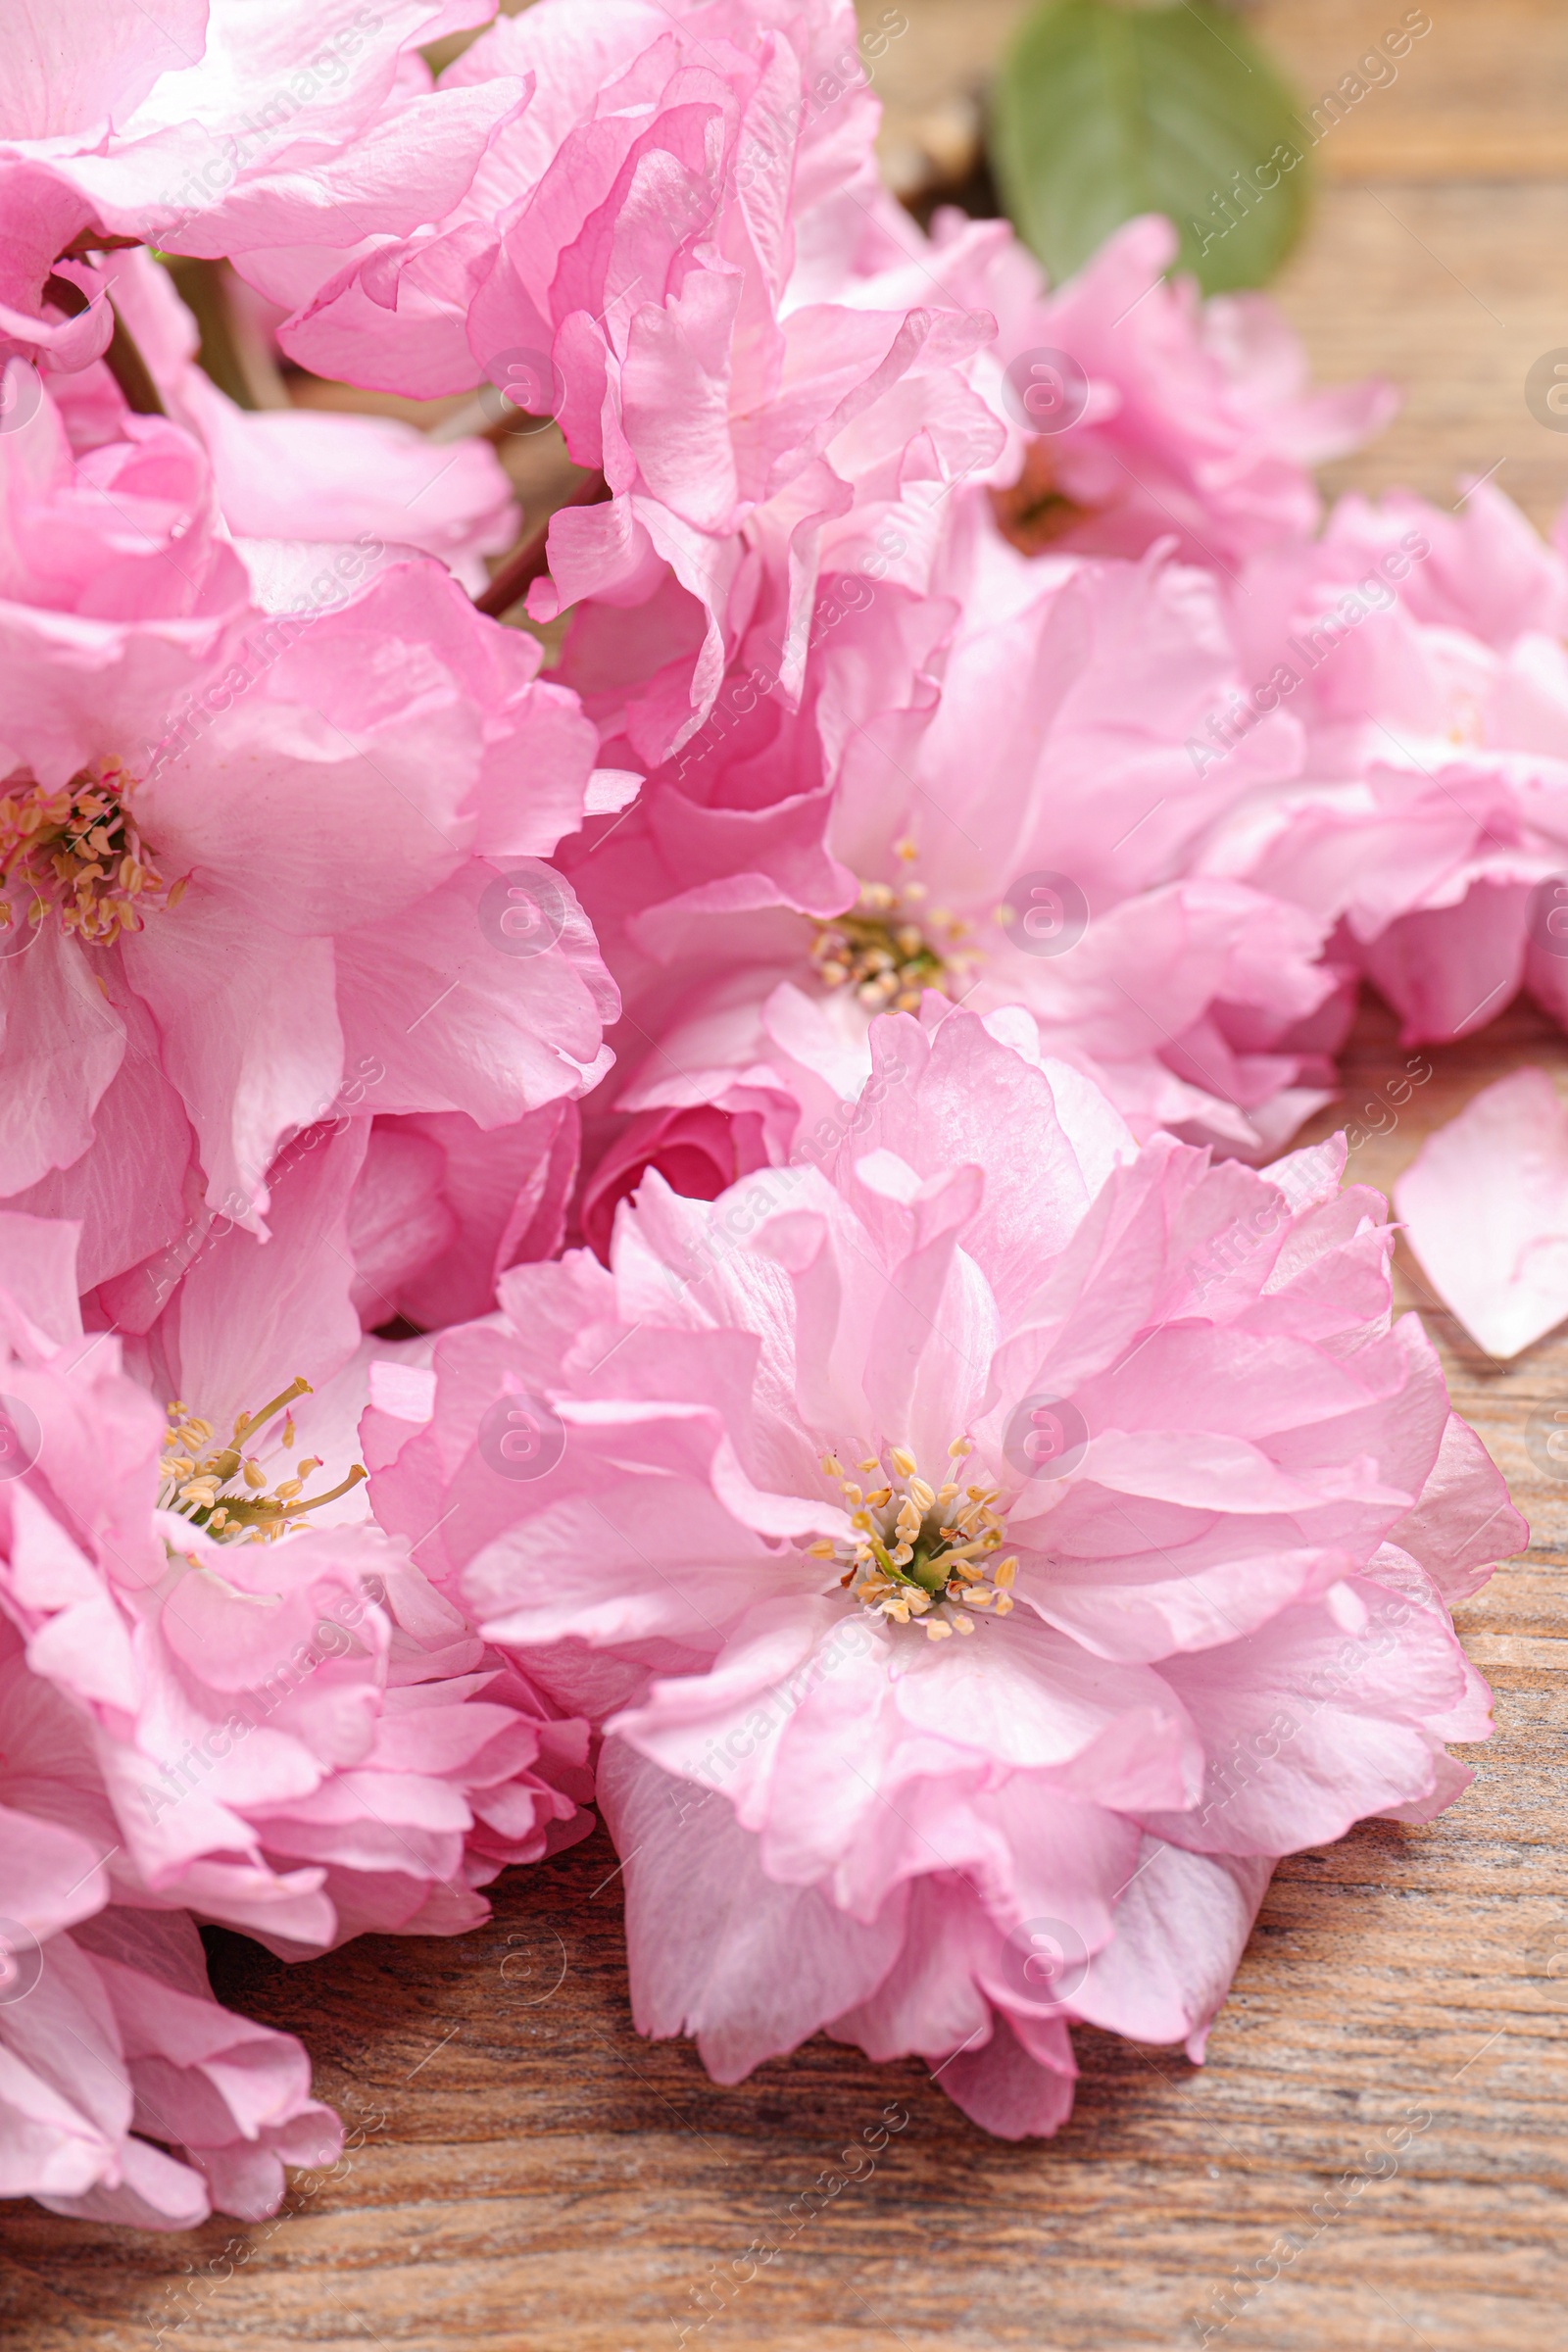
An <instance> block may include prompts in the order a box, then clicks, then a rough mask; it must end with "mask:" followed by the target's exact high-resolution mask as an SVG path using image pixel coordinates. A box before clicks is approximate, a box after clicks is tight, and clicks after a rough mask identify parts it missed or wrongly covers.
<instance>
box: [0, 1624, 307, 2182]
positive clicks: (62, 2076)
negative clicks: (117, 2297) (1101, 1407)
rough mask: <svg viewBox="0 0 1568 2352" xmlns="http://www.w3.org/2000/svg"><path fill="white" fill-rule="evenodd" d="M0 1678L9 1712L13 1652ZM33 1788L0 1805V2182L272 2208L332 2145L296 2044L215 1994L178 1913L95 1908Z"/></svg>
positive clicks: (72, 1852) (76, 1855)
mask: <svg viewBox="0 0 1568 2352" xmlns="http://www.w3.org/2000/svg"><path fill="white" fill-rule="evenodd" d="M0 1678H3V1679H4V1681H5V1682H6V1684H7V1685H8V1686H9V1689H8V1708H9V1705H10V1704H11V1703H13V1702H15V1701H16V1700H17V1697H18V1691H17V1688H16V1679H15V1662H14V1661H13V1662H9V1663H8V1664H6V1665H3V1666H0ZM24 1704H25V1702H24ZM11 1778H12V1776H11V1775H8V1776H7V1780H8V1786H9V1783H10V1780H11ZM33 1792H34V1791H33V1789H30V1788H27V1787H25V1788H24V1789H23V1790H22V1791H21V1794H22V1797H23V1800H24V1804H23V1809H22V1810H21V1811H11V1810H6V1811H4V1812H3V1813H0V1857H3V1860H4V1864H5V1870H6V1880H7V1887H8V1893H7V1897H6V1899H7V1901H8V1903H9V1904H10V1906H11V1909H12V1911H13V1913H14V1914H17V1915H18V1916H15V1917H13V1918H11V1919H9V1920H8V1921H7V1922H6V1923H5V1925H4V1928H3V1929H0V1962H3V1965H4V1982H3V1983H0V2195H4V2196H8V2197H19V2196H34V2197H36V2198H37V2199H38V2202H39V2203H40V2204H41V2205H46V2206H47V2207H48V2208H49V2210H50V2211H51V2212H52V2213H64V2214H73V2215H75V2216H77V2217H78V2218H80V2219H83V2220H90V2221H98V2222H120V2223H129V2224H131V2225H133V2226H134V2227H137V2228H140V2229H192V2228H194V2227H195V2225H196V2224H197V2223H198V2222H203V2221H205V2220H206V2219H207V2216H208V2214H209V2213H210V2212H211V2210H212V2208H213V2207H214V2206H215V2205H216V2206H218V2207H219V2208H220V2209H221V2211H222V2212H224V2213H231V2214H234V2215H236V2216H238V2217H239V2218H240V2219H241V2220H244V2221H259V2220H261V2219H262V2217H263V2216H264V2215H265V2214H269V2213H273V2212H275V2211H276V2209H277V2205H278V2202H279V2199H280V2198H281V2196H282V2193H283V2185H284V2174H283V2167H284V2165H285V2164H293V2165H315V2164H326V2163H329V2162H330V2161H331V2160H332V2159H333V2158H334V2157H335V2156H336V2155H337V2153H338V2150H339V2148H340V2147H341V2145H342V2139H343V2133H342V2127H341V2126H340V2125H339V2123H338V2120H337V2118H336V2116H335V2115H333V2113H332V2111H331V2109H330V2108H327V2107H323V2106H321V2105H320V2104H319V2102H318V2101H317V2100H315V2099H313V2098H312V2097H311V2096H310V2087H311V2070H310V2061H309V2060H308V2058H307V2057H306V2054H305V2052H304V2050H303V2049H302V2048H301V2046H300V2044H299V2043H298V2042H297V2041H296V2040H295V2039H294V2037H293V2035H292V2034H278V2033H274V2032H273V2031H272V2029H271V2028H270V2027H269V2026H258V2025H253V2024H252V2022H251V2021H250V2019H249V2018H245V2017H236V2016H235V2015H234V2013H233V2012H232V2011H231V2010H228V2009H224V2008H221V2006H220V2005H219V2003H218V2002H217V2001H216V2000H215V1999H214V1998H213V1995H212V1990H211V1987H210V1986H209V1985H208V1982H207V1964H206V1959H205V1957H204V1955H203V1952H202V1946H201V1939H200V1937H199V1936H197V1933H196V1930H195V1927H194V1925H193V1924H192V1922H191V1921H190V1920H189V1919H188V1918H187V1917H186V1915H185V1914H184V1913H183V1912H179V1911H174V1912H170V1911H162V1912H159V1911H144V1910H136V1909H130V1908H127V1907H125V1906H123V1905H116V1906H114V1907H113V1908H111V1909H109V1910H101V1909H98V1908H97V1906H98V1904H100V1903H101V1902H102V1900H103V1889H102V1873H101V1872H99V1873H98V1874H97V1878H96V1881H95V1878H94V1875H93V1872H92V1869H91V1863H92V1859H93V1856H92V1848H91V1846H90V1845H88V1844H86V1843H85V1842H84V1841H83V1840H82V1839H81V1838H78V1837H77V1836H76V1835H75V1834H74V1833H73V1831H71V1830H69V1829H67V1828H65V1827H63V1826H62V1825H60V1824H59V1823H57V1822H55V1821H52V1820H49V1819H47V1818H40V1817H38V1816H36V1815H33V1814H31V1813H30V1812H28V1811H27V1810H26V1809H25V1800H26V1798H27V1797H28V1796H29V1795H30V1794H32V1793H33ZM83 1863H86V1864H87V1865H88V1875H87V1877H86V1879H85V1881H83V1882H82V1883H81V1884H80V1885H79V1886H78V1887H76V1888H75V1889H74V1890H73V1891H72V1892H70V1893H67V1892H66V1888H67V1886H68V1884H69V1882H68V1879H67V1874H68V1873H69V1872H71V1871H73V1870H75V1869H77V1868H78V1867H79V1866H81V1865H82V1864H83ZM83 1896H85V1897H86V1900H85V1901H84V1900H83ZM62 1912H64V1913H65V1914H66V1915H67V1916H68V1917H69V1918H70V1919H71V1920H72V1923H73V1924H72V1926H71V1928H70V1930H69V1931H68V1930H66V1929H64V1928H57V1927H56V1926H55V1924H54V1922H55V1919H56V1917H57V1916H58V1915H59V1914H60V1913H62ZM86 1912H91V1913H92V1916H91V1917H86V1916H84V1914H85V1913H86ZM160 2143H162V2144H160Z"/></svg>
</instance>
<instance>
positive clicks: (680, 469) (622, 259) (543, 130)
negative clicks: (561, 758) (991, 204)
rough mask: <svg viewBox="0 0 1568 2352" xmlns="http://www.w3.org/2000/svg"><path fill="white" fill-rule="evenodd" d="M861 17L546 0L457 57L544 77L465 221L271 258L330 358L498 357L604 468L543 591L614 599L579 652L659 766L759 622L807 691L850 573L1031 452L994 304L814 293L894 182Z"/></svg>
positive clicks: (910, 538)
mask: <svg viewBox="0 0 1568 2352" xmlns="http://www.w3.org/2000/svg"><path fill="white" fill-rule="evenodd" d="M856 38H857V35H856V26H855V19H854V15H853V12H852V11H851V9H850V8H849V7H848V6H847V5H845V4H844V0H810V4H809V5H808V6H804V7H803V6H798V5H793V4H791V5H786V4H785V0H761V4H760V0H683V4H682V5H679V6H677V7H673V8H671V7H666V6H663V5H656V4H655V0H607V5H605V6H602V7H598V8H596V9H595V10H594V11H593V12H592V13H591V15H589V16H585V15H584V12H583V11H582V10H581V9H580V8H579V7H577V6H576V5H575V4H574V0H542V5H540V6H538V7H535V8H532V9H530V10H529V11H527V12H526V14H525V15H522V16H519V17H517V18H515V19H510V20H505V21H502V22H500V23H498V24H497V25H495V26H494V27H493V28H492V30H491V31H490V32H489V33H488V34H486V35H485V36H484V38H483V39H481V40H480V41H478V42H476V43H475V44H474V46H473V47H472V48H470V49H469V50H468V51H467V52H466V54H465V55H464V56H463V57H462V58H460V59H459V60H458V62H457V64H456V65H454V66H452V67H450V68H449V69H448V70H447V73H445V74H444V75H443V87H444V88H445V87H448V86H451V87H454V88H458V87H461V88H462V89H464V90H466V91H473V90H476V89H479V88H483V87H487V86H491V85H492V80H493V77H494V76H497V75H500V76H502V77H504V78H508V79H510V78H511V77H515V76H523V77H527V76H530V75H532V76H536V77H537V86H536V88H535V92H534V95H533V98H532V100H531V101H530V104H529V105H528V107H527V109H526V110H525V111H524V112H523V113H522V114H521V115H519V116H518V117H517V118H516V120H515V122H514V123H511V124H510V125H508V126H507V127H506V128H505V129H504V130H503V131H502V132H501V133H500V134H499V135H498V137H497V139H496V141H495V144H494V145H493V146H492V148H491V149H490V150H489V152H488V153H487V155H486V157H485V160H484V162H483V164H482V166H481V167H480V170H479V172H478V174H477V176H476V177H475V180H474V184H473V187H472V189H471V190H470V191H469V193H468V194H467V195H466V197H465V198H464V200H463V202H462V203H461V204H460V205H459V206H457V207H456V208H455V210H454V211H453V212H452V213H451V214H450V215H449V216H447V217H446V218H445V219H438V218H436V216H435V215H433V214H432V216H431V218H432V219H433V220H435V225H434V226H433V227H431V228H429V229H428V230H421V231H420V232H418V233H417V235H415V236H414V237H406V238H401V239H391V240H387V239H381V240H369V241H368V243H367V245H366V247H365V248H364V250H363V251H362V252H360V253H354V254H350V255H348V256H347V257H346V258H344V260H343V266H342V268H341V269H340V270H338V272H337V274H336V275H335V276H333V277H331V278H328V279H327V280H326V281H325V282H324V283H322V282H320V280H319V260H318V257H317V256H315V255H306V256H284V257H283V258H282V261H281V263H280V264H279V265H278V267H276V268H275V269H270V268H269V265H268V259H267V257H257V256H254V255H252V256H250V257H248V259H247V261H246V265H245V266H246V270H247V272H248V274H249V275H251V276H252V277H253V279H254V280H255V282H257V283H258V284H259V285H261V286H262V287H263V288H264V290H266V291H267V292H269V293H270V294H273V295H275V296H277V297H279V298H280V299H288V300H294V301H297V302H300V304H301V308H300V311H299V314H298V317H297V318H296V319H295V321H294V322H293V323H292V324H291V325H289V326H287V327H286V328H284V329H283V330H282V334H281V340H282V342H283V345H284V347H285V348H286V349H287V350H288V351H290V352H291V353H292V354H293V355H294V356H295V357H296V358H298V359H299V360H300V361H301V362H303V364H305V365H306V366H308V367H312V368H316V369H317V370H318V371H319V372H322V373H326V374H332V375H341V376H345V377H347V378H349V379H350V380H352V381H355V382H357V383H364V384H370V385H375V386H380V387H388V388H395V389H397V390H400V391H404V392H409V393H417V394H421V395H428V394H433V393H436V392H453V391H460V390H466V389H468V388H470V387H471V386H472V385H473V383H474V381H475V379H476V378H480V377H485V376H488V377H490V378H491V380H492V381H493V382H495V383H496V384H497V385H498V386H499V387H500V388H501V389H502V390H503V391H506V392H508V393H509V394H510V395H511V396H512V397H513V398H514V399H515V401H516V403H517V404H518V405H519V406H521V407H523V408H527V409H531V410H534V411H548V412H549V413H550V414H551V415H555V416H559V418H560V421H561V424H562V427H563V429H564V433H565V436H566V441H567V445H568V447H569V449H570V451H571V454H572V456H573V457H574V458H575V459H576V460H577V461H578V463H579V464H580V465H582V466H587V467H591V468H595V469H599V470H602V471H603V473H604V476H605V479H606V482H607V485H608V489H609V492H610V497H609V499H608V503H605V504H602V505H600V506H597V507H586V508H585V507H577V508H573V509H571V510H568V511H565V512H563V513H562V514H560V515H557V516H556V517H555V519H554V521H553V522H552V524H551V530H550V542H549V546H550V577H549V579H547V580H541V581H539V582H538V583H536V585H535V587H534V589H533V591H532V593H531V596H530V611H531V612H532V613H533V614H534V616H535V617H536V618H538V619H541V620H545V619H549V618H551V617H553V616H554V615H556V614H557V613H561V612H563V611H564V610H565V609H566V608H567V607H568V606H576V607H578V608H586V610H579V613H578V615H577V618H576V620H575V622H574V626H573V641H574V652H573V658H572V659H573V666H572V667H571V669H570V670H569V673H568V674H569V675H570V676H571V679H572V682H573V683H578V684H580V685H581V687H582V690H583V692H584V694H585V698H586V699H587V701H588V706H589V708H590V710H591V711H592V712H593V714H594V715H595V716H596V717H597V718H599V719H600V720H601V723H602V724H603V725H604V727H605V729H606V731H607V733H617V732H623V733H624V734H625V736H626V738H627V740H628V741H629V743H630V744H631V746H632V748H633V750H634V752H635V753H636V755H637V757H638V759H639V760H658V759H661V758H662V757H663V756H664V754H665V753H666V752H667V751H668V750H669V749H671V748H672V747H673V746H674V745H676V744H677V743H678V742H679V741H680V740H681V739H682V738H683V736H684V735H686V734H688V733H689V732H690V731H691V728H692V727H693V725H694V724H695V723H696V720H697V718H698V717H700V716H701V715H702V714H703V713H704V712H706V711H707V710H708V709H709V708H710V707H711V703H712V699H713V696H714V694H715V692H716V690H717V688H718V685H719V683H720V680H721V678H722V675H723V672H724V668H725V665H726V662H728V661H729V659H730V658H731V657H732V656H733V655H734V654H736V653H737V652H738V651H739V650H740V649H741V646H742V641H743V640H744V639H751V640H755V641H756V643H757V645H758V646H759V647H760V645H761V643H762V640H763V639H764V638H765V639H766V640H767V642H768V644H770V646H771V648H772V660H773V663H774V675H775V678H776V679H777V681H778V683H779V687H780V690H781V692H782V693H783V695H784V697H785V699H786V700H788V699H790V698H791V697H793V696H794V695H795V694H797V693H798V691H799V685H800V676H801V670H802V665H803V663H804V659H805V635H806V629H807V624H808V619H809V612H810V607H811V603H812V600H813V596H814V593H815V583H816V580H817V578H818V576H819V573H820V572H821V571H822V570H823V569H825V568H834V567H836V566H838V565H845V564H848V562H849V560H850V558H849V555H848V554H847V552H846V551H847V550H849V549H850V548H851V547H856V548H858V546H859V545H860V544H861V543H862V542H863V543H864V544H865V545H866V546H869V545H870V544H871V542H872V540H873V539H874V538H875V536H876V534H877V533H878V532H879V531H881V530H884V529H886V528H887V527H888V523H889V517H897V516H903V517H904V525H905V527H904V529H903V532H902V536H903V537H904V539H905V541H906V545H907V557H906V560H907V564H908V565H909V567H910V570H911V575H912V574H913V573H914V572H915V571H916V570H917V566H918V552H917V551H918V544H919V542H920V541H921V539H922V538H923V537H925V536H928V535H929V534H928V531H927V528H926V525H925V523H924V520H923V516H924V514H925V511H926V510H927V509H928V508H929V507H930V506H931V505H932V504H933V503H935V502H938V501H940V499H941V497H942V495H943V493H944V492H945V491H946V489H947V488H948V486H949V485H950V484H951V483H952V482H953V481H954V480H955V479H956V478H959V477H961V476H962V475H964V474H967V473H971V472H973V471H974V469H975V468H976V467H977V466H986V465H988V464H989V463H991V461H992V460H993V459H994V458H995V457H996V455H997V453H998V451H999V450H1000V448H1001V447H1002V443H1003V438H1004V436H1003V433H1002V430H1001V428H1000V426H998V424H997V423H996V420H995V419H994V418H993V417H991V416H990V414H989V413H988V411H987V409H986V407H985V405H984V403H983V402H982V401H981V400H979V399H978V398H977V396H976V395H975V394H974V393H973V392H972V391H971V390H970V389H969V388H968V386H967V385H966V383H965V381H964V378H963V374H962V371H961V369H962V363H964V362H965V361H966V360H967V359H968V357H969V356H970V355H971V354H972V353H973V352H974V351H975V350H976V349H978V348H979V347H980V345H982V344H983V343H984V342H985V341H986V340H987V339H988V338H989V337H990V335H991V333H992V332H993V321H992V320H991V319H990V318H989V317H988V316H987V315H985V314H983V313H975V314H972V315H971V314H969V313H965V312H963V311H960V310H959V309H957V308H956V306H952V305H948V304H939V305H937V306H934V307H933V306H931V305H926V306H924V307H922V306H920V305H919V304H913V305H911V303H910V302H909V301H908V300H907V299H905V298H903V297H902V296H901V297H900V299H898V300H897V301H896V302H890V303H889V304H887V305H886V306H883V307H876V306H875V305H874V304H872V303H870V302H868V301H866V300H865V299H863V289H852V290H851V291H852V292H853V296H854V298H853V299H850V300H845V299H840V298H838V296H837V295H836V294H835V293H834V292H833V291H832V290H831V288H828V289H824V290H822V291H820V292H818V291H816V290H814V289H813V290H812V291H811V292H809V293H807V292H806V291H805V290H804V289H803V288H801V287H798V286H797V284H796V271H797V268H798V265H801V264H802V257H803V256H804V257H806V264H805V266H807V267H808V268H809V269H814V266H815V253H816V247H817V243H818V241H819V232H820V226H821V223H822V222H823V221H826V220H827V219H828V217H829V216H830V214H831V210H832V200H833V199H834V198H836V197H837V196H839V195H840V194H842V192H843V191H845V190H860V191H863V192H864V193H865V194H866V195H867V196H869V193H870V190H871V188H872V186H873V185H874V167H873V164H872V154H871V139H872V134H873V131H874V127H875V107H874V105H873V103H872V101H871V100H870V99H869V97H868V96H867V95H866V93H865V90H864V88H863V81H864V75H863V72H862V71H861V70H860V69H859V68H858V65H857V66H855V67H854V68H853V73H852V76H851V78H850V79H849V80H848V81H847V82H842V83H841V82H839V81H837V80H834V79H833V77H832V73H830V72H828V71H827V70H828V69H829V68H831V67H833V66H834V64H835V63H837V64H840V65H842V63H843V61H845V60H846V59H849V60H852V61H853V60H854V59H855V56H856ZM824 80H826V81H827V82H828V83H829V84H830V85H831V86H832V87H833V88H834V89H835V90H836V91H837V92H838V95H837V97H836V98H835V99H834V100H832V101H831V102H828V101H824V100H823V99H822V98H821V97H820V96H819V95H817V94H816V93H818V92H819V91H820V90H821V89H822V87H823V85H824ZM612 649H613V650H612ZM607 654H609V655H610V657H611V659H610V661H608V662H607V659H606V656H607ZM751 658H753V656H752V655H751V653H750V652H749V653H748V659H751Z"/></svg>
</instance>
